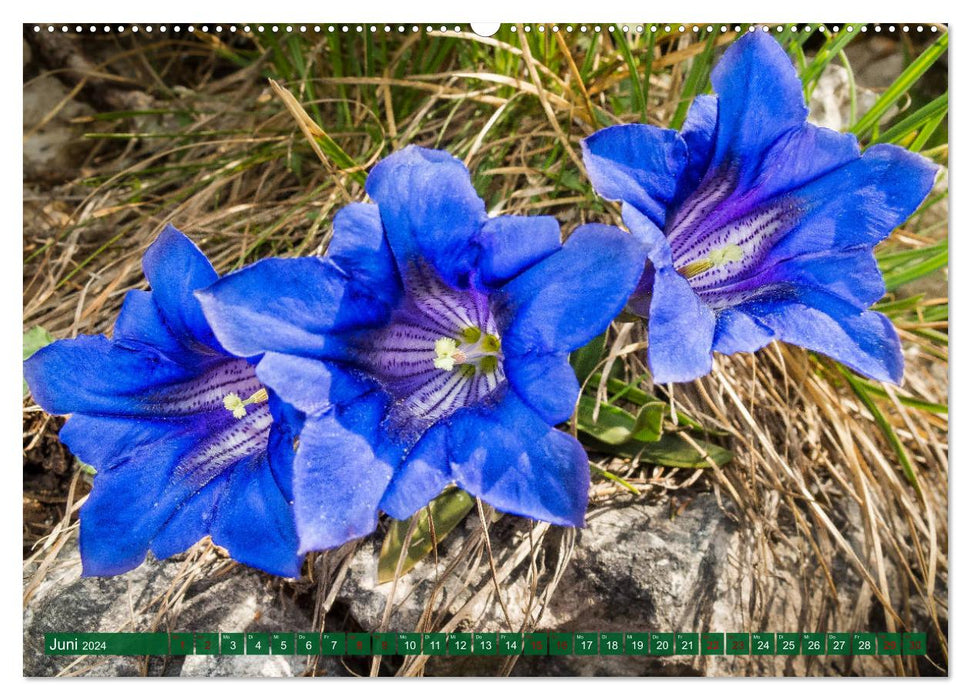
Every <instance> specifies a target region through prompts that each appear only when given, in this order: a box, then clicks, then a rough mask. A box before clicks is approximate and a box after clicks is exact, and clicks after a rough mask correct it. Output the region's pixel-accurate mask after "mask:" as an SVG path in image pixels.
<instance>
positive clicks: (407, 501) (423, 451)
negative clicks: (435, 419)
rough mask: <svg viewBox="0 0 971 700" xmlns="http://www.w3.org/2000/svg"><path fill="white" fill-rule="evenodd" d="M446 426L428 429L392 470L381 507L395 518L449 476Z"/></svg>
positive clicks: (425, 499) (416, 505)
mask: <svg viewBox="0 0 971 700" xmlns="http://www.w3.org/2000/svg"><path fill="white" fill-rule="evenodd" d="M447 439H448V427H447V425H446V424H445V423H438V424H436V425H435V426H433V427H431V428H430V429H428V430H427V431H426V432H425V434H424V435H422V437H421V439H420V440H419V441H418V443H417V444H416V445H415V446H414V447H413V448H412V449H411V451H410V452H409V453H408V455H407V456H406V457H405V459H404V461H403V462H402V463H401V465H400V466H399V467H398V468H397V469H396V470H395V472H394V476H392V477H391V482H390V483H389V484H388V488H387V490H386V491H385V492H384V496H383V497H382V499H381V503H380V504H379V505H380V508H381V510H383V511H384V512H385V513H387V514H388V515H390V516H391V517H392V518H394V519H396V520H405V519H406V518H409V517H411V516H412V515H414V514H415V512H417V511H418V509H419V508H421V507H423V506H424V505H426V504H427V503H428V502H429V501H430V500H432V499H433V498H435V497H436V496H437V495H438V494H440V493H441V492H442V489H444V488H445V486H447V485H448V483H449V482H450V481H451V480H452V474H451V468H450V467H449V462H448V446H447Z"/></svg>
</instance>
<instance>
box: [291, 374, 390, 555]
mask: <svg viewBox="0 0 971 700" xmlns="http://www.w3.org/2000/svg"><path fill="white" fill-rule="evenodd" d="M387 404H388V401H387V398H386V397H385V396H384V395H383V394H380V393H378V392H374V393H371V394H368V395H366V396H364V397H361V398H360V399H358V400H357V401H355V402H353V403H351V404H349V405H347V406H345V407H338V408H333V409H330V410H329V411H327V412H326V413H324V414H322V415H318V416H311V417H308V418H307V422H306V423H305V424H304V427H303V430H302V431H301V433H300V445H299V446H298V448H297V456H296V459H295V460H294V479H293V493H294V512H295V515H296V521H297V532H298V534H299V536H300V552H301V553H303V552H309V551H312V550H320V549H329V548H331V547H337V546H340V545H342V544H344V543H345V542H348V541H349V540H352V539H354V538H356V537H363V536H364V535H367V534H369V533H371V532H372V531H373V530H374V528H375V527H376V526H377V522H378V504H379V503H380V501H381V497H382V494H383V493H384V490H385V488H386V487H387V486H388V482H389V481H390V480H391V474H392V472H393V471H394V468H395V466H396V465H397V464H398V463H399V462H400V460H401V449H400V448H399V447H397V446H395V445H393V444H391V443H390V442H389V441H388V440H387V439H386V437H385V435H384V432H383V428H382V426H381V422H382V419H383V418H384V415H385V412H386V410H387V407H388V406H387Z"/></svg>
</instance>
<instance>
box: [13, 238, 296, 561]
mask: <svg viewBox="0 0 971 700" xmlns="http://www.w3.org/2000/svg"><path fill="white" fill-rule="evenodd" d="M142 264H143V268H144V271H145V276H146V277H147V278H148V281H149V283H150V284H151V286H152V291H151V292H146V291H141V290H133V291H130V292H129V293H128V295H127V296H126V297H125V301H124V304H123V306H122V310H121V314H120V315H119V317H118V320H117V322H116V323H115V328H114V334H113V337H112V339H111V340H109V339H108V338H106V337H105V336H102V335H98V336H79V337H77V338H75V339H73V340H59V341H56V342H54V343H52V344H51V345H48V346H47V347H45V348H42V349H41V350H39V351H38V352H37V353H36V354H34V355H33V356H31V357H30V358H29V359H28V360H26V361H25V363H24V374H25V377H26V380H27V383H28V385H29V386H30V389H31V392H32V394H33V396H34V399H35V400H36V401H37V403H38V404H40V406H41V407H42V408H43V409H44V410H46V411H48V412H49V413H55V414H68V413H69V414H72V415H71V417H70V418H69V419H68V421H67V423H66V424H65V425H64V428H63V429H62V430H61V434H60V437H61V440H62V441H63V442H64V444H65V445H67V446H68V448H70V450H71V451H72V452H73V453H74V454H75V455H77V456H78V457H79V458H80V459H81V460H83V461H85V462H87V463H89V464H91V465H92V466H94V467H95V468H96V469H97V474H96V476H95V478H94V487H93V489H92V491H91V494H90V495H89V497H88V500H87V502H86V503H85V504H84V506H82V508H81V514H80V515H81V538H80V547H81V560H82V564H83V572H84V575H86V576H112V575H115V574H120V573H123V572H125V571H128V570H129V569H132V568H134V567H136V566H138V565H139V564H140V563H141V562H142V561H143V560H144V558H145V554H146V552H147V551H148V550H149V549H151V550H152V552H153V553H154V554H155V556H157V557H158V558H165V557H169V556H172V555H173V554H177V553H179V552H181V551H183V550H185V549H187V548H188V547H190V546H191V545H192V544H194V543H195V542H197V541H198V540H200V539H201V538H202V537H204V536H206V535H211V536H212V541H213V542H214V543H216V544H217V545H219V546H221V547H224V548H226V549H227V550H228V551H229V553H230V555H231V556H232V557H233V558H234V559H236V560H238V561H240V562H242V563H244V564H247V565H249V566H254V567H257V568H260V569H264V570H266V571H269V572H271V573H275V574H280V575H283V576H298V575H299V574H300V565H301V560H302V557H300V556H298V554H297V536H296V528H295V524H294V520H293V507H292V505H291V501H292V495H291V480H292V468H293V454H294V450H293V442H294V436H293V435H292V434H291V432H290V428H289V427H288V426H289V424H290V419H296V418H297V417H296V416H290V414H291V413H292V409H291V408H290V407H288V406H286V405H284V404H282V403H281V402H280V401H279V399H277V397H276V396H275V394H274V393H273V392H272V391H267V389H266V388H265V387H264V386H263V385H262V383H261V382H260V381H259V379H257V377H256V374H255V371H254V366H253V363H252V362H251V359H247V358H244V357H240V356H237V355H233V354H230V353H227V352H226V350H225V349H224V348H223V347H222V346H221V345H220V344H219V342H218V341H217V340H216V339H215V337H214V336H213V334H212V330H211V329H210V328H209V324H208V323H207V322H206V319H205V318H204V317H203V315H202V309H201V308H200V306H199V302H198V300H197V299H196V298H195V297H194V296H193V294H194V292H195V291H196V290H198V289H201V288H203V287H206V286H208V285H210V284H212V283H213V282H215V281H216V279H217V277H218V276H217V275H216V273H215V271H214V270H213V268H212V266H211V265H210V264H209V261H208V260H206V258H205V256H204V255H203V254H202V253H201V252H200V251H199V249H198V248H197V247H196V246H195V244H193V243H192V242H191V241H190V240H189V239H188V238H186V237H185V236H184V235H183V234H182V233H180V232H179V231H177V230H176V229H175V228H173V227H172V226H167V227H166V228H165V230H164V231H163V232H162V233H161V235H160V236H159V237H158V239H157V240H156V241H155V242H154V243H153V244H152V245H151V246H150V247H149V248H148V250H147V251H146V253H145V257H144V259H143V260H142Z"/></svg>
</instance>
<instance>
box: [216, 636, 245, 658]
mask: <svg viewBox="0 0 971 700" xmlns="http://www.w3.org/2000/svg"><path fill="white" fill-rule="evenodd" d="M245 649H246V635H244V634H243V633H242V632H223V633H222V634H220V635H219V653H220V654H224V655H236V654H242V653H244V651H245Z"/></svg>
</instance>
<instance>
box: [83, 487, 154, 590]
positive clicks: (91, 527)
mask: <svg viewBox="0 0 971 700" xmlns="http://www.w3.org/2000/svg"><path fill="white" fill-rule="evenodd" d="M157 489H158V486H157V480H156V479H155V474H154V473H153V472H151V471H150V470H142V471H140V472H136V473H134V474H122V473H105V474H98V475H97V476H96V477H95V484H94V488H93V489H92V490H91V493H90V494H89V495H88V500H87V501H86V502H85V504H84V505H83V506H82V507H81V513H80V517H81V535H80V549H81V564H82V575H84V576H116V575H118V574H123V573H125V572H126V571H129V570H131V569H134V568H135V567H136V566H138V565H139V564H141V563H142V562H143V561H144V560H145V554H146V553H147V552H148V547H149V542H150V541H151V538H152V537H153V536H154V535H155V534H156V532H157V531H158V528H159V527H160V525H161V524H160V523H159V522H158V519H157V518H156V517H155V514H154V513H153V511H152V499H153V498H154V497H155V495H156V491H157Z"/></svg>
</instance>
